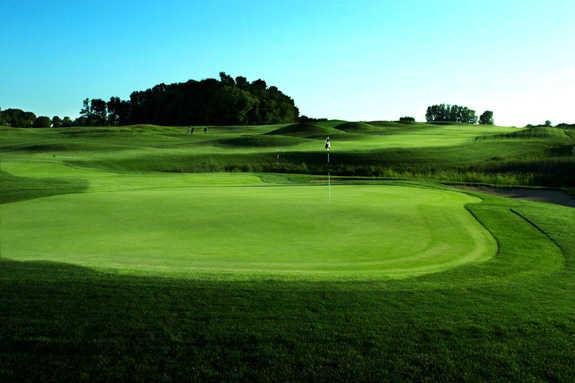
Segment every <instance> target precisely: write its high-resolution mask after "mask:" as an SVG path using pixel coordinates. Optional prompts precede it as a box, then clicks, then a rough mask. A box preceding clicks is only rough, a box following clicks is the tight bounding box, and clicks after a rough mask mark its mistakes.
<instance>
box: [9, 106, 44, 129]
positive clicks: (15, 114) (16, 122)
mask: <svg viewBox="0 0 575 383" xmlns="http://www.w3.org/2000/svg"><path fill="white" fill-rule="evenodd" d="M35 121H36V115H35V114H34V113H32V112H25V111H23V110H21V109H6V110H2V111H0V125H7V126H13V127H16V128H31V127H32V126H34V122H35Z"/></svg>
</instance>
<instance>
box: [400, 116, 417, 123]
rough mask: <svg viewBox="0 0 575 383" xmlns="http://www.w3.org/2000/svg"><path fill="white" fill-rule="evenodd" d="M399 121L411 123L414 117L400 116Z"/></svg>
mask: <svg viewBox="0 0 575 383" xmlns="http://www.w3.org/2000/svg"><path fill="white" fill-rule="evenodd" d="M399 122H402V123H404V124H412V123H414V122H415V118H414V117H400V118H399Z"/></svg>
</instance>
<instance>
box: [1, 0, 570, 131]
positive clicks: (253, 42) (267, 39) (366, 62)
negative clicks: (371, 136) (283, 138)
mask: <svg viewBox="0 0 575 383" xmlns="http://www.w3.org/2000/svg"><path fill="white" fill-rule="evenodd" d="M0 14H1V15H2V22H0V52H2V56H1V59H0V107H1V108H7V107H19V108H22V109H26V110H31V111H34V112H35V113H37V114H47V115H50V116H51V115H54V114H58V115H62V116H63V115H70V116H76V115H77V113H78V111H79V109H80V107H81V100H82V99H83V98H85V97H90V98H105V99H108V98H109V97H110V96H120V97H122V98H127V97H128V96H129V94H130V93H131V91H133V90H141V89H145V88H148V87H150V86H153V85H155V84H157V83H160V82H166V83H168V82H176V81H185V80H188V79H190V78H194V79H202V78H206V77H216V76H217V75H218V73H219V72H220V71H225V72H227V73H229V74H231V75H233V76H236V75H244V76H246V77H248V79H256V78H263V79H265V80H266V81H267V82H268V84H273V85H276V86H278V87H279V88H280V89H282V90H283V91H284V92H285V93H287V94H289V95H290V96H292V97H293V98H294V99H295V100H296V103H297V105H298V107H299V108H300V110H301V112H302V113H304V114H307V115H309V116H315V117H329V118H342V119H348V120H372V119H396V118H398V117H399V116H402V115H412V116H416V117H417V118H418V119H423V117H424V114H425V109H426V106H427V105H429V104H434V103H441V102H446V103H457V104H464V105H468V106H471V107H473V108H475V109H476V110H477V111H478V112H481V111H483V110H485V109H492V110H494V111H495V116H496V121H497V122H498V123H501V124H509V125H512V124H515V125H524V124H526V123H531V122H542V121H544V120H546V119H550V120H552V121H553V122H562V121H567V122H575V23H574V22H573V20H575V1H573V0H547V1H538V0H523V1H520V0H498V1H496V0H481V1H478V0H473V1H472V0H469V1H466V0H458V1H456V0H401V1H400V0H395V1H386V0H379V1H371V0H365V1H363V0H349V1H337V0H332V1H322V0H305V1H300V0H291V1H279V0H278V1H274V0H267V1H257V0H243V1H239V0H238V1H235V0H233V1H232V0H212V1H206V0H203V1H170V0H165V1H147V0H138V1H133V0H128V1H107V0H104V1H99V2H79V1H58V0H55V1H23V0H20V1H17V0H0Z"/></svg>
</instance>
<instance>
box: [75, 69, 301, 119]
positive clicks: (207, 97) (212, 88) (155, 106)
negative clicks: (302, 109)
mask: <svg viewBox="0 0 575 383" xmlns="http://www.w3.org/2000/svg"><path fill="white" fill-rule="evenodd" d="M104 110H106V111H107V115H106V123H107V124H110V125H125V124H158V125H184V126H186V125H187V126H189V125H192V124H256V123H280V122H294V121H297V118H298V116H299V110H298V109H297V107H296V106H295V104H294V101H293V99H291V98H290V97H288V96H286V95H285V94H284V93H282V92H281V91H280V90H279V89H278V88H277V87H275V86H270V87H268V86H267V84H266V82H265V81H263V80H255V81H253V82H251V83H250V82H248V80H247V79H246V78H245V77H242V76H238V77H236V79H235V80H234V79H233V78H232V77H231V76H229V75H227V74H226V73H224V72H221V73H220V79H219V80H216V79H213V78H208V79H205V80H201V81H195V80H189V81H187V82H185V83H175V84H158V85H156V86H154V87H152V88H150V89H146V90H144V91H135V92H132V94H130V99H129V100H121V99H120V98H118V97H111V98H110V100H109V101H108V102H107V103H106V107H105V108H104V105H102V104H101V103H100V100H91V101H90V100H87V101H86V100H85V101H84V108H83V109H82V111H81V113H80V118H79V119H78V120H77V123H78V124H81V125H93V124H94V123H95V122H94V121H100V120H101V117H102V116H103V115H104V114H103V112H104ZM97 123H101V122H97Z"/></svg>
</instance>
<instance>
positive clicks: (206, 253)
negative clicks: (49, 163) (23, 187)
mask: <svg viewBox="0 0 575 383" xmlns="http://www.w3.org/2000/svg"><path fill="white" fill-rule="evenodd" d="M474 202H479V199H477V198H475V197H471V196H469V195H466V194H463V193H457V192H450V191H443V190H437V189H426V188H419V187H408V186H385V185H337V186H332V187H331V190H329V189H328V187H327V186H324V185H317V186H313V185H312V186H281V185H274V186H245V185H244V186H241V185H239V186H238V185H232V186H220V187H214V186H210V185H205V186H199V187H198V186H196V187H188V188H181V186H180V187H177V188H164V189H161V190H157V189H156V190H151V189H144V190H131V191H106V192H87V193H79V194H67V195H59V196H52V197H46V198H39V199H32V200H27V201H21V202H15V203H10V204H4V205H0V212H1V214H2V237H3V238H2V239H3V240H2V254H3V256H4V257H6V258H9V259H13V260H26V261H28V260H43V261H53V262H64V263H69V264H76V265H81V266H86V267H91V268H96V269H105V270H114V271H116V272H121V273H126V272H128V273H133V272H136V273H150V272H152V273H160V274H166V275H173V276H176V275H177V276H180V277H181V276H186V275H187V276H190V277H192V276H196V277H198V276H207V277H214V278H254V277H266V278H269V277H272V278H298V279H378V278H405V277H410V276H416V275H421V274H426V273H432V272H439V271H443V270H446V269H449V268H453V267H457V266H461V265H464V264H466V263H469V262H479V261H484V260H487V259H489V258H490V257H491V256H493V255H494V254H495V251H496V243H495V240H494V239H493V238H492V237H491V236H490V234H489V233H488V232H487V230H485V229H484V228H483V226H481V225H480V224H479V223H478V222H477V221H476V220H475V219H474V218H473V216H472V215H471V214H470V213H469V212H468V211H467V210H466V209H465V207H464V205H465V204H468V203H474Z"/></svg>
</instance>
